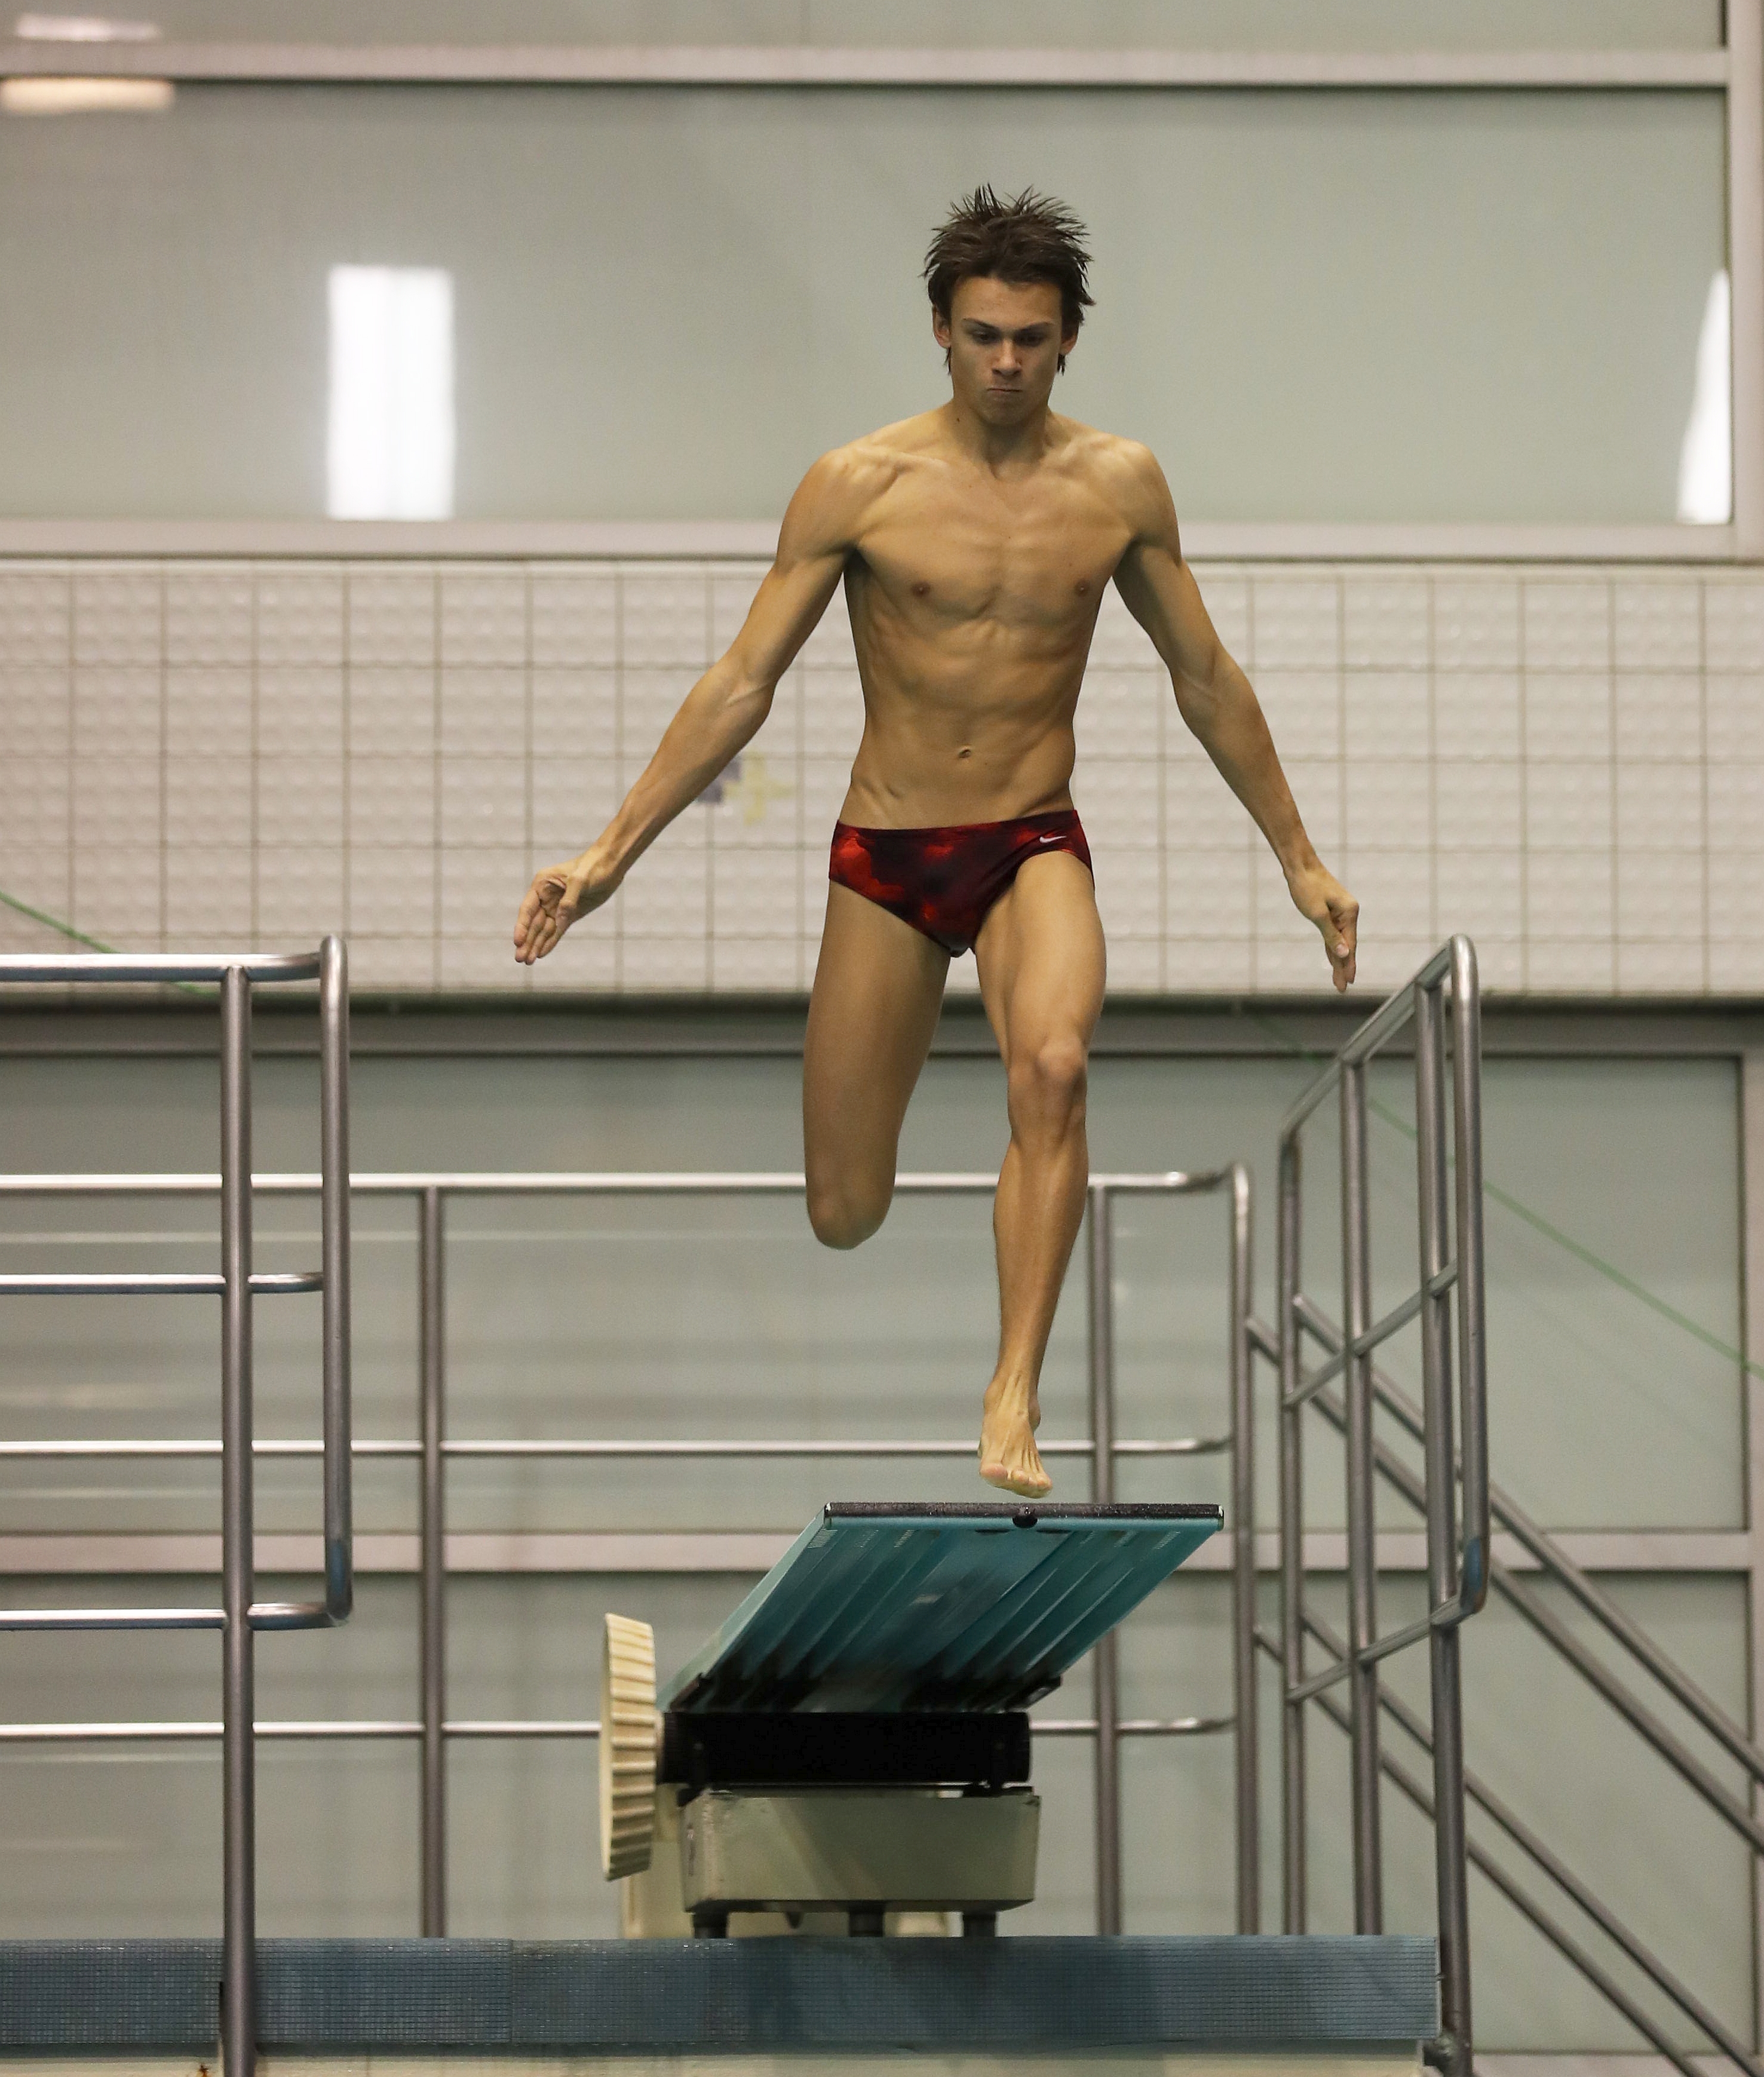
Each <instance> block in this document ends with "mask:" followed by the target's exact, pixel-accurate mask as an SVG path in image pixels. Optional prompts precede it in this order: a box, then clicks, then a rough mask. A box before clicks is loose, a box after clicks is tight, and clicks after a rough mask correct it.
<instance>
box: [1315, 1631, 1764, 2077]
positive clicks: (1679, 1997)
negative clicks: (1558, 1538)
mask: <svg viewBox="0 0 1764 2077" xmlns="http://www.w3.org/2000/svg"><path fill="white" fill-rule="evenodd" d="M1305 1627H1306V1628H1307V1629H1308V1630H1309V1631H1310V1632H1311V1634H1313V1636H1314V1637H1315V1638H1317V1642H1319V1643H1320V1644H1321V1646H1323V1648H1324V1650H1325V1651H1330V1652H1333V1653H1335V1654H1337V1655H1338V1656H1339V1655H1342V1653H1344V1652H1345V1651H1346V1641H1345V1640H1344V1639H1343V1638H1340V1637H1338V1635H1337V1634H1336V1633H1335V1632H1334V1631H1333V1630H1331V1629H1330V1627H1329V1625H1328V1624H1327V1623H1325V1622H1324V1621H1322V1620H1321V1618H1320V1617H1317V1616H1315V1615H1309V1614H1308V1615H1307V1617H1306V1618H1305ZM1379 1707H1380V1708H1381V1709H1383V1712H1384V1713H1385V1715H1386V1716H1387V1717H1389V1718H1390V1719H1391V1721H1392V1722H1393V1723H1395V1724H1396V1725H1400V1728H1401V1729H1403V1730H1404V1731H1405V1732H1406V1733H1407V1734H1408V1736H1409V1737H1410V1738H1412V1739H1413V1740H1414V1741H1415V1742H1416V1743H1417V1745H1418V1746H1420V1747H1421V1750H1423V1751H1424V1752H1426V1753H1429V1754H1431V1753H1432V1751H1433V1738H1432V1735H1431V1734H1430V1733H1429V1730H1428V1728H1427V1725H1425V1723H1424V1722H1423V1721H1422V1720H1421V1717H1420V1716H1419V1715H1417V1713H1416V1712H1415V1711H1414V1710H1412V1709H1410V1708H1409V1707H1408V1704H1407V1703H1405V1702H1404V1701H1402V1700H1400V1699H1399V1698H1398V1697H1397V1696H1395V1695H1393V1694H1392V1693H1391V1692H1390V1691H1389V1689H1388V1688H1386V1689H1384V1690H1383V1692H1381V1693H1380V1695H1379ZM1464 1789H1465V1793H1466V1794H1467V1796H1469V1798H1470V1800H1471V1802H1472V1803H1474V1804H1476V1805H1477V1806H1478V1807H1479V1809H1483V1810H1485V1811H1486V1812H1487V1813H1488V1816H1489V1817H1490V1818H1491V1819H1492V1821H1494V1822H1495V1823H1496V1825H1499V1826H1500V1829H1501V1830H1502V1831H1503V1832H1504V1833H1505V1834H1507V1836H1508V1838H1510V1839H1511V1840H1512V1842H1513V1844H1514V1845H1515V1846H1517V1847H1518V1848H1519V1850H1520V1851H1521V1853H1523V1854H1525V1856H1526V1857H1527V1858H1528V1859H1529V1860H1530V1861H1531V1862H1532V1863H1533V1864H1534V1865H1535V1866H1536V1867H1538V1868H1540V1869H1541V1871H1543V1873H1544V1874H1545V1875H1547V1876H1548V1877H1549V1878H1550V1880H1551V1881H1552V1882H1553V1883H1555V1884H1556V1885H1557V1887H1558V1888H1559V1889H1561V1890H1562V1892H1563V1893H1564V1895H1566V1896H1568V1897H1570V1898H1571V1900H1573V1902H1574V1903H1575V1905H1576V1906H1577V1907H1578V1908H1579V1909H1580V1910H1581V1911H1583V1912H1584V1913H1586V1915H1587V1917H1588V1918H1590V1919H1591V1921H1592V1922H1593V1923H1594V1925H1596V1926H1597V1927H1598V1928H1599V1929H1600V1932H1601V1933H1604V1935H1605V1937H1606V1938H1607V1939H1608V1940H1609V1941H1611V1942H1612V1944H1613V1945H1614V1946H1617V1947H1620V1948H1621V1949H1622V1950H1623V1951H1624V1953H1625V1954H1626V1955H1627V1956H1628V1957H1629V1959H1630V1961H1632V1962H1633V1963H1634V1964H1635V1966H1636V1967H1637V1968H1638V1969H1640V1970H1641V1972H1642V1973H1643V1975H1645V1976H1646V1977H1647V1978H1648V1979H1650V1982H1651V1983H1653V1984H1654V1987H1655V1988H1656V1989H1657V1990H1658V1991H1659V1992H1660V1993H1661V1995H1662V1996H1664V1997H1666V1998H1669V1999H1670V2000H1671V2001H1672V2003H1673V2004H1675V2005H1676V2006H1677V2007H1678V2008H1679V2011H1680V2012H1683V2014H1684V2016H1685V2017H1686V2018H1687V2019H1688V2020H1689V2021H1691V2025H1693V2026H1696V2027H1699V2028H1700V2029H1702V2031H1703V2032H1704V2033H1705V2034H1707V2035H1708V2037H1709V2039H1710V2040H1711V2041H1712V2042H1714V2043H1715V2045H1716V2047H1718V2048H1719V2049H1720V2050H1721V2052H1722V2054H1724V2055H1726V2056H1727V2057H1729V2059H1730V2060H1732V2061H1733V2062H1737V2063H1738V2064H1739V2066H1740V2067H1741V2069H1742V2070H1745V2071H1747V2072H1748V2073H1749V2077H1764V2062H1761V2061H1760V2060H1759V2058H1758V2057H1756V2056H1755V2055H1754V2054H1753V2053H1752V2051H1751V2050H1750V2049H1749V2048H1748V2047H1747V2046H1746V2045H1745V2042H1742V2041H1741V2039H1740V2037H1739V2036H1738V2035H1737V2033H1734V2032H1733V2029H1732V2028H1730V2027H1729V2026H1728V2025H1725V2024H1724V2022H1723V2021H1722V2020H1721V2018H1720V2015H1719V2014H1718V2013H1716V2012H1712V2011H1711V2010H1710V2008H1708V2006H1707V2005H1706V2004H1704V2002H1703V2001H1702V2000H1701V1999H1700V1998H1699V1997H1698V1996H1696V1994H1695V1992H1694V1991H1692V1990H1691V1989H1690V1988H1689V1987H1688V1986H1687V1985H1686V1984H1685V1983H1683V1982H1681V1981H1680V1980H1679V1978H1678V1977H1677V1976H1675V1975H1674V1974H1673V1973H1672V1971H1670V1969H1669V1968H1667V1967H1666V1964H1665V1963H1663V1962H1662V1960H1661V1959H1660V1958H1659V1956H1658V1955H1657V1954H1655V1953H1654V1951H1653V1950H1652V1949H1651V1948H1650V1947H1649V1946H1647V1944H1646V1943H1645V1942H1644V1941H1643V1940H1642V1939H1641V1938H1640V1937H1639V1936H1638V1935H1637V1933H1634V1932H1633V1931H1632V1930H1631V1929H1630V1928H1629V1926H1627V1925H1625V1924H1624V1922H1623V1921H1622V1920H1621V1919H1620V1918H1619V1917H1617V1915H1616V1913H1615V1912H1614V1911H1612V1909H1611V1908H1610V1907H1609V1905H1608V1904H1605V1903H1604V1902H1603V1901H1602V1900H1600V1898H1599V1897H1598V1896H1596V1895H1595V1894H1594V1893H1593V1892H1592V1890H1591V1888H1589V1887H1588V1885H1587V1883H1585V1882H1584V1881H1583V1880H1582V1879H1581V1878H1580V1877H1579V1875H1576V1874H1575V1872H1574V1871H1573V1869H1571V1867H1569V1866H1568V1865H1567V1863H1566V1862H1565V1861H1564V1860H1562V1858H1561V1856H1560V1855H1559V1854H1556V1853H1554V1852H1553V1851H1552V1850H1551V1849H1550V1847H1549V1846H1546V1845H1545V1843H1544V1842H1543V1841H1542V1840H1541V1838H1539V1837H1538V1836H1537V1834H1536V1833H1535V1832H1534V1831H1533V1829H1531V1827H1530V1826H1529V1825H1527V1824H1526V1823H1525V1821H1524V1819H1523V1818H1521V1817H1520V1816H1519V1815H1518V1813H1516V1811H1514V1810H1513V1809H1512V1808H1511V1807H1510V1806H1509V1805H1508V1804H1507V1803H1505V1802H1504V1800H1502V1799H1501V1798H1500V1796H1497V1795H1496V1793H1495V1792H1494V1791H1493V1790H1492V1789H1491V1788H1489V1786H1488V1784H1487V1783H1486V1782H1484V1781H1483V1779H1481V1778H1480V1777H1479V1775H1476V1774H1475V1773H1474V1772H1472V1771H1470V1770H1468V1769H1467V1770H1466V1771H1465V1774H1464ZM1570 1959H1571V1960H1573V1959H1575V1956H1573V1955H1572V1954H1571V1956H1570Z"/></svg>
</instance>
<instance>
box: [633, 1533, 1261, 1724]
mask: <svg viewBox="0 0 1764 2077" xmlns="http://www.w3.org/2000/svg"><path fill="white" fill-rule="evenodd" d="M1223 1521H1224V1517H1223V1516H1222V1514H1221V1512H1220V1510H1219V1509H1218V1508H1217V1507H1215V1506H1207V1505H1188V1504H1167V1505H1095V1506H1075V1505H1064V1506H1062V1505H1050V1504H1047V1503H1045V1502H1042V1501H1013V1502H1005V1503H986V1502H976V1503H972V1504H970V1503H967V1502H949V1503H943V1502H921V1503H917V1504H907V1503H898V1502H894V1501H829V1502H828V1503H827V1505H826V1506H825V1507H824V1508H823V1509H822V1511H821V1513H819V1514H818V1516H817V1517H816V1518H815V1519H814V1520H813V1521H811V1522H810V1523H809V1525H808V1527H807V1528H806V1529H805V1530H803V1532H802V1534H801V1535H800V1536H799V1537H798V1538H797V1540H796V1542H794V1543H793V1544H792V1545H791V1546H790V1548H789V1550H787V1551H786V1552H785V1553H784V1556H783V1557H782V1558H780V1559H779V1561H778V1563H776V1565H774V1566H773V1567H772V1570H771V1571H769V1572H768V1574H767V1575H766V1576H765V1578H764V1579H763V1580H761V1581H760V1583H759V1585H758V1586H757V1587H755V1588H754V1590H753V1592H751V1594H749V1595H748V1596H747V1599H746V1600H744V1601H743V1603H742V1604H741V1605H740V1607H739V1608H738V1609H736V1610H735V1612H734V1614H733V1615H732V1616H730V1618H729V1620H728V1621H726V1623H725V1624H724V1625H722V1629H721V1630H718V1633H717V1634H716V1635H715V1636H714V1638H712V1639H711V1640H710V1642H709V1643H708V1644H707V1645H706V1646H705V1647H704V1649H703V1650H701V1651H699V1652H698V1653H697V1654H696V1655H694V1656H693V1658H692V1659H689V1661H688V1662H687V1663H686V1665H685V1666H684V1667H682V1668H681V1670H680V1672H679V1673H678V1674H677V1675H676V1676H675V1678H674V1679H672V1681H671V1682H670V1683H669V1684H668V1687H667V1688H665V1689H664V1692H662V1694H661V1695H660V1696H659V1698H658V1699H659V1704H660V1707H661V1708H662V1709H664V1710H678V1711H695V1710H702V1711H711V1710H772V1711H783V1710H816V1711H819V1710H850V1711H888V1710H901V1709H936V1710H975V1709H1026V1708H1027V1706H1028V1705H1029V1704H1030V1703H1031V1702H1033V1701H1034V1700H1037V1699H1038V1697H1039V1696H1042V1695H1045V1694H1046V1693H1048V1692H1049V1691H1050V1689H1052V1688H1055V1687H1057V1686H1058V1685H1059V1678H1060V1675H1062V1674H1063V1672H1064V1671H1066V1669H1067V1667H1069V1666H1071V1664H1072V1663H1073V1662H1074V1661H1075V1659H1079V1658H1080V1657H1082V1656H1083V1655H1084V1653H1085V1652H1086V1651H1088V1650H1089V1649H1090V1647H1091V1646H1092V1645H1093V1644H1094V1643H1095V1642H1096V1640H1097V1639H1098V1638H1100V1637H1104V1636H1106V1635H1107V1634H1108V1633H1109V1631H1110V1630H1113V1628H1114V1626H1115V1625H1116V1624H1117V1623H1118V1622H1119V1621H1121V1619H1122V1617H1124V1616H1125V1615H1127V1614H1129V1613H1130V1612H1131V1611H1132V1610H1133V1609H1135V1608H1137V1607H1138V1605H1139V1603H1140V1602H1141V1601H1142V1600H1144V1599H1145V1597H1146V1595H1147V1594H1149V1593H1150V1592H1151V1591H1152V1589H1153V1588H1155V1587H1157V1586H1159V1585H1161V1584H1163V1581H1164V1580H1167V1579H1168V1578H1169V1576H1170V1575H1171V1573H1172V1572H1174V1571H1175V1569H1176V1568H1177V1567H1178V1566H1179V1565H1180V1564H1181V1563H1183V1562H1184V1559H1188V1558H1189V1557H1191V1556H1192V1555H1193V1553H1194V1552H1195V1551H1196V1550H1198V1549H1199V1548H1200V1546H1201V1544H1203V1543H1204V1542H1205V1541H1206V1539H1207V1538H1209V1536H1211V1535H1212V1534H1213V1533H1214V1532H1215V1531H1216V1530H1218V1529H1219V1528H1221V1526H1222V1525H1223Z"/></svg>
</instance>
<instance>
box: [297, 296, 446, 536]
mask: <svg viewBox="0 0 1764 2077" xmlns="http://www.w3.org/2000/svg"><path fill="white" fill-rule="evenodd" d="M453 445H454V434H453V277H452V276H451V274H450V273H447V271H446V270H445V268H439V267H333V268H331V410H330V425H329V429H328V435H327V446H326V477H327V499H326V510H327V511H328V512H329V514H330V515H331V518H333V519H451V518H452V516H453Z"/></svg>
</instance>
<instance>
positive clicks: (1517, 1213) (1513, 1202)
mask: <svg viewBox="0 0 1764 2077" xmlns="http://www.w3.org/2000/svg"><path fill="white" fill-rule="evenodd" d="M1246 1015H1247V1016H1248V1017H1249V1018H1250V1022H1252V1023H1254V1024H1259V1025H1260V1026H1261V1027H1262V1029H1263V1030H1264V1031H1266V1032H1267V1034H1269V1036H1270V1037H1271V1038H1274V1039H1278V1040H1279V1042H1280V1043H1281V1044H1282V1045H1283V1046H1284V1047H1286V1048H1287V1050H1288V1051H1289V1052H1291V1053H1293V1054H1295V1055H1297V1056H1298V1057H1299V1058H1300V1059H1305V1060H1311V1061H1314V1062H1316V1063H1317V1065H1318V1066H1319V1067H1321V1066H1322V1065H1324V1064H1325V1062H1326V1060H1327V1058H1328V1056H1327V1055H1325V1054H1321V1053H1316V1052H1313V1051H1312V1050H1311V1048H1310V1047H1308V1046H1306V1045H1304V1043H1302V1042H1301V1041H1300V1040H1299V1039H1296V1038H1294V1037H1293V1036H1292V1034H1291V1033H1290V1032H1287V1031H1283V1030H1281V1029H1280V1027H1279V1025H1277V1024H1276V1023H1275V1022H1274V1020H1273V1019H1272V1018H1269V1017H1265V1016H1263V1014H1261V1012H1260V1011H1259V1010H1254V1009H1251V1010H1248V1011H1246ZM1366 1108H1367V1110H1369V1111H1370V1112H1371V1114H1372V1115H1373V1116H1374V1117H1375V1118H1379V1119H1380V1120H1381V1121H1382V1122H1383V1123H1384V1124H1386V1125H1388V1126H1394V1127H1395V1128H1396V1130H1397V1131H1398V1132H1400V1133H1401V1134H1402V1135H1403V1137H1404V1138H1405V1139H1408V1140H1412V1139H1413V1138H1415V1137H1416V1132H1415V1128H1414V1126H1412V1125H1411V1124H1410V1123H1409V1122H1408V1119H1407V1118H1402V1117H1400V1116H1399V1115H1398V1114H1397V1113H1396V1112H1395V1111H1393V1110H1392V1109H1389V1108H1388V1107H1387V1105H1383V1104H1381V1103H1380V1102H1379V1101H1378V1099H1377V1098H1376V1097H1367V1103H1366ZM1483 1196H1484V1197H1488V1198H1491V1199H1492V1200H1493V1201H1494V1202H1495V1203H1496V1204H1497V1205H1500V1208H1501V1209H1502V1210H1503V1211H1506V1212H1511V1213H1512V1215H1513V1217H1515V1218H1516V1219H1523V1220H1524V1221H1525V1224H1526V1225H1527V1226H1529V1227H1530V1228H1531V1229H1532V1230H1533V1232H1535V1233H1540V1234H1542V1235H1543V1237H1544V1238H1545V1239H1546V1240H1553V1241H1554V1242H1555V1243H1556V1245H1557V1247H1559V1248H1562V1249H1564V1250H1565V1251H1566V1252H1567V1253H1568V1254H1570V1255H1572V1256H1573V1257H1574V1258H1575V1260H1576V1261H1577V1262H1583V1263H1585V1264H1586V1266H1587V1268H1589V1269H1592V1270H1596V1271H1597V1272H1598V1273H1599V1275H1600V1276H1603V1277H1604V1278H1605V1279H1606V1280H1608V1282H1610V1283H1612V1284H1616V1287H1617V1288H1618V1289H1619V1290H1620V1291H1625V1292H1628V1293H1629V1296H1630V1297H1632V1298H1634V1299H1636V1300H1637V1301H1639V1302H1640V1303H1641V1304H1642V1305H1645V1306H1646V1307H1647V1308H1648V1309H1649V1311H1650V1312H1651V1313H1658V1315H1659V1317H1661V1318H1662V1320H1670V1322H1671V1323H1672V1325H1673V1326H1675V1327H1682V1328H1683V1330H1684V1331H1685V1333H1686V1334H1690V1335H1692V1336H1694V1337H1695V1339H1696V1340H1698V1341H1700V1342H1702V1343H1703V1345H1704V1347H1705V1348H1710V1349H1713V1350H1714V1351H1715V1352H1716V1355H1722V1356H1725V1357H1726V1358H1727V1359H1728V1360H1729V1362H1730V1363H1737V1364H1738V1365H1739V1367H1740V1368H1741V1371H1743V1372H1745V1374H1746V1375H1747V1376H1751V1377H1764V1363H1754V1361H1753V1360H1752V1359H1751V1358H1750V1357H1749V1356H1748V1355H1746V1354H1745V1352H1744V1351H1743V1350H1740V1349H1737V1348H1735V1347H1733V1344H1732V1343H1731V1342H1724V1341H1723V1340H1722V1338H1721V1337H1720V1335H1719V1334H1713V1333H1712V1332H1711V1331H1710V1330H1709V1329H1708V1328H1707V1327H1705V1326H1702V1325H1701V1324H1700V1322H1698V1321H1695V1320H1693V1319H1692V1318H1691V1316H1690V1315H1689V1313H1681V1312H1680V1311H1679V1309H1678V1307H1677V1306H1676V1305H1670V1304H1668V1302H1667V1301H1666V1300H1665V1299H1664V1298H1662V1297H1659V1296H1658V1294H1657V1293H1656V1292H1652V1291H1650V1290H1649V1288H1647V1286H1646V1285H1645V1284H1638V1283H1637V1281H1636V1280H1635V1279H1634V1278H1633V1276H1630V1275H1629V1273H1628V1272H1627V1271H1625V1270H1621V1269H1619V1268H1618V1267H1617V1266H1616V1263H1614V1262H1607V1261H1606V1260H1605V1259H1604V1256H1603V1255H1595V1254H1594V1253H1593V1251H1592V1250H1591V1248H1590V1247H1584V1246H1583V1245H1582V1243H1581V1242H1579V1241H1577V1240H1575V1238H1573V1237H1572V1235H1571V1234H1565V1233H1564V1232H1563V1231H1562V1229H1561V1227H1560V1226H1556V1225H1554V1223H1553V1222H1551V1221H1550V1220H1549V1219H1546V1217H1544V1215H1543V1213H1541V1212H1534V1211H1533V1209H1532V1208H1531V1207H1530V1205H1528V1204H1525V1203H1524V1202H1522V1201H1521V1200H1520V1199H1519V1198H1517V1197H1514V1195H1513V1194H1512V1192H1511V1191H1510V1190H1504V1189H1502V1188H1501V1187H1500V1184H1498V1183H1491V1182H1490V1181H1489V1180H1488V1178H1487V1176H1483Z"/></svg>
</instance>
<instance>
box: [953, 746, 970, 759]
mask: <svg viewBox="0 0 1764 2077" xmlns="http://www.w3.org/2000/svg"><path fill="white" fill-rule="evenodd" d="M955 754H956V755H957V756H958V757H971V756H972V755H974V749H973V746H972V744H971V743H963V745H962V747H961V748H960V749H959V751H956V753H955Z"/></svg>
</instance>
